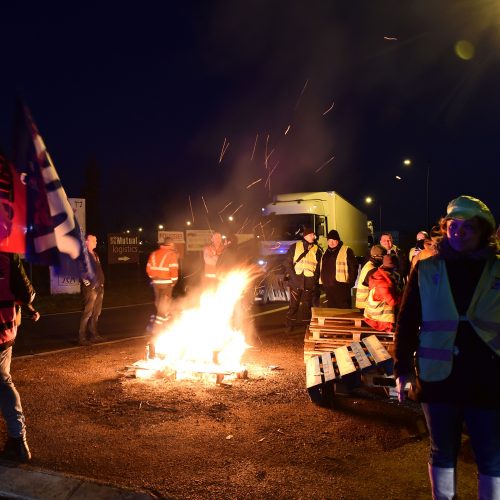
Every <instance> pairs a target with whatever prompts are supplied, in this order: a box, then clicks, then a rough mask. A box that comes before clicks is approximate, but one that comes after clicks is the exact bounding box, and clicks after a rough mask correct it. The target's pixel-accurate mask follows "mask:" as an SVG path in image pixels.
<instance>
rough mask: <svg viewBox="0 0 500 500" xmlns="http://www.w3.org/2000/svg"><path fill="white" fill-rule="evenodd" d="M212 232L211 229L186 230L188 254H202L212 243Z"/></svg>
mask: <svg viewBox="0 0 500 500" xmlns="http://www.w3.org/2000/svg"><path fill="white" fill-rule="evenodd" d="M211 237H212V231H210V229H199V230H196V229H188V230H186V250H187V251H188V252H201V251H202V250H203V247H204V246H206V245H208V244H209V243H210V238H211Z"/></svg>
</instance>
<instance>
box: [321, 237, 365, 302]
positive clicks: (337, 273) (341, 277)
mask: <svg viewBox="0 0 500 500" xmlns="http://www.w3.org/2000/svg"><path fill="white" fill-rule="evenodd" d="M327 242H328V247H327V249H326V251H325V253H324V254H323V257H322V258H321V266H320V281H319V282H320V284H321V285H322V287H323V289H324V291H325V294H326V300H327V305H328V307H337V308H339V309H351V308H352V298H351V288H352V287H353V286H354V283H356V277H357V275H358V261H357V260H356V257H355V256H354V252H353V251H352V249H351V248H349V247H348V246H347V245H344V243H343V241H341V239H340V235H339V233H338V231H336V230H335V229H332V230H331V231H330V232H329V233H328V235H327Z"/></svg>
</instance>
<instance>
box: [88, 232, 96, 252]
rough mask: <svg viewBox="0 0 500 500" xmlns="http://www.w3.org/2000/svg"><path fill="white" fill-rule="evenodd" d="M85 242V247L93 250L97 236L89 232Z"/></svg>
mask: <svg viewBox="0 0 500 500" xmlns="http://www.w3.org/2000/svg"><path fill="white" fill-rule="evenodd" d="M86 243H87V248H88V249H89V250H90V251H92V250H95V247H96V246H97V238H96V237H95V236H94V235H92V234H89V235H88V236H87V240H86Z"/></svg>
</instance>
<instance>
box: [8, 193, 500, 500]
mask: <svg viewBox="0 0 500 500" xmlns="http://www.w3.org/2000/svg"><path fill="white" fill-rule="evenodd" d="M302 236H303V237H302V239H301V240H300V241H298V242H297V243H295V244H294V245H292V246H291V247H290V249H289V250H288V253H287V256H286V271H287V274H288V276H289V285H290V291H291V300H290V306H289V309H288V314H287V320H286V321H287V322H286V327H287V328H288V329H291V328H293V326H294V325H295V324H296V323H297V312H298V309H299V305H300V302H301V301H302V302H303V304H304V306H305V310H304V314H303V319H305V320H308V319H310V314H311V311H310V309H311V306H312V305H313V304H315V303H316V304H317V303H318V302H317V301H318V298H319V295H318V290H319V285H321V286H322V288H323V290H324V292H325V294H326V299H327V303H328V306H329V307H336V308H351V307H352V306H351V304H352V298H351V289H352V287H353V286H354V284H355V283H356V281H357V294H356V306H357V307H360V308H361V309H363V310H364V314H365V321H367V322H368V323H369V324H370V325H371V326H372V327H373V328H375V329H377V330H389V329H390V330H391V331H393V330H394V326H395V325H396V327H395V348H394V357H395V366H394V368H395V375H396V383H397V392H398V397H399V400H400V401H403V400H404V398H405V397H406V393H407V391H408V387H409V384H410V386H411V390H410V394H411V396H412V397H413V398H415V399H416V400H418V401H420V402H421V404H422V408H423V412H424V415H425V418H426V421H427V425H428V429H429V433H430V443H431V447H430V448H431V450H430V455H429V463H428V470H429V477H430V482H431V487H432V495H433V498H434V499H452V498H455V497H456V465H457V458H458V453H459V450H460V445H461V435H462V432H463V430H464V425H465V429H466V432H467V433H468V435H469V436H470V440H471V444H472V448H473V450H474V454H475V459H476V462H477V466H478V470H479V475H478V478H479V486H478V488H479V498H480V499H499V498H500V245H499V236H500V235H499V234H498V230H496V224H495V220H494V217H493V215H492V213H491V211H490V210H489V209H488V207H487V206H486V205H485V204H484V203H483V202H482V201H480V200H478V199H476V198H473V197H470V196H459V197H458V198H456V199H454V200H452V201H451V202H450V203H449V204H448V206H447V211H446V215H445V216H444V217H443V218H442V219H441V221H440V223H439V225H438V227H437V228H435V229H434V232H433V234H432V236H429V234H428V233H427V232H425V231H420V232H419V233H418V234H417V242H416V245H415V248H414V249H412V250H411V251H410V252H409V256H408V257H405V256H404V254H403V253H402V252H401V250H400V249H399V248H398V247H396V246H395V245H394V244H393V241H392V237H391V235H390V234H382V235H381V238H380V244H379V245H374V246H373V247H372V248H371V249H370V254H369V258H368V260H367V262H366V263H365V264H364V266H363V267H362V268H361V270H360V272H359V273H358V267H359V266H358V262H357V260H356V258H355V256H354V253H353V251H352V249H350V248H349V247H348V246H347V245H345V244H344V243H343V242H342V240H341V238H340V235H339V233H338V231H336V230H332V231H330V232H329V233H328V238H327V240H328V248H327V249H326V250H325V252H324V253H323V252H322V251H321V250H320V248H319V247H318V245H317V244H316V242H315V234H314V231H313V229H312V228H305V229H304V231H303V235H302ZM96 241H97V240H96V237H95V235H88V236H87V239H86V244H87V249H88V250H89V257H90V263H91V265H92V266H93V270H94V274H95V275H96V279H95V280H93V281H92V283H91V282H90V281H86V280H82V295H83V298H84V308H83V313H82V317H81V321H80V329H79V342H80V343H81V344H83V345H88V344H90V343H92V342H97V341H100V340H102V338H101V337H100V335H99V333H98V330H97V320H98V317H99V314H100V310H101V307H102V298H103V289H104V274H103V273H102V268H101V265H100V261H99V257H98V256H97V254H96V253H95V246H96ZM159 243H160V244H159V248H158V250H156V251H155V252H153V253H152V254H151V255H150V257H149V261H148V264H147V273H148V275H149V277H150V278H151V282H152V285H153V289H154V292H155V304H156V309H157V313H156V315H155V321H159V322H160V323H161V322H162V321H165V320H166V318H168V315H169V309H170V305H171V300H172V290H173V287H174V285H175V283H176V282H177V280H178V275H179V272H178V268H179V261H178V254H177V252H176V251H175V246H174V244H173V241H172V240H171V239H170V238H166V239H163V240H161V241H160V242H159ZM227 250H228V244H227V243H225V242H224V241H223V239H222V237H221V234H220V233H214V234H213V235H212V239H211V242H210V243H209V244H208V245H207V246H206V247H205V249H204V252H203V255H204V263H205V283H206V284H207V286H209V285H210V280H214V279H217V269H218V266H219V265H220V263H221V261H222V260H223V259H222V256H223V255H224V253H225V252H227ZM227 255H230V252H228V253H227ZM410 269H411V271H409V270H410ZM398 271H399V272H398ZM405 279H407V282H406V284H405V285H404V293H403V295H401V289H402V288H403V283H404V281H405ZM34 295H35V292H34V290H33V287H32V285H31V283H30V281H29V279H28V278H27V276H26V273H25V272H24V269H23V267H22V263H21V261H20V259H19V257H18V256H16V255H14V254H6V253H0V302H1V304H0V305H1V307H0V313H1V316H0V326H1V328H0V406H1V410H2V413H3V416H4V419H5V421H6V425H7V434H8V438H7V442H6V444H5V447H4V450H3V451H2V453H1V456H2V457H3V458H9V459H12V460H16V461H21V462H27V461H28V460H30V458H31V454H30V450H29V447H28V443H27V440H26V426H25V419H24V413H23V410H22V406H21V402H20V398H19V394H18V392H17V390H16V388H15V386H14V384H13V382H12V378H11V375H10V363H11V357H12V345H13V343H14V340H15V337H16V333H17V327H18V324H19V321H18V316H19V308H20V306H21V305H24V306H26V307H27V308H28V309H29V311H30V314H31V317H32V319H34V320H35V321H36V320H37V319H38V318H39V314H38V313H37V312H36V311H35V310H34V308H33V306H32V305H31V304H32V302H33V299H34ZM381 303H382V304H383V305H381ZM391 308H392V309H391ZM397 308H399V313H398V314H396V310H397ZM396 316H397V317H396Z"/></svg>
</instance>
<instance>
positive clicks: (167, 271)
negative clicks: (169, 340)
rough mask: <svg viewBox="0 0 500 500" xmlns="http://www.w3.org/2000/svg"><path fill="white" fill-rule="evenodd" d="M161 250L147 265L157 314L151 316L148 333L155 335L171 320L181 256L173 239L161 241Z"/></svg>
mask: <svg viewBox="0 0 500 500" xmlns="http://www.w3.org/2000/svg"><path fill="white" fill-rule="evenodd" d="M158 243H159V248H158V250H155V251H154V252H152V253H151V254H150V256H149V259H148V263H147V265H146V273H147V275H148V276H149V279H150V280H151V285H152V286H153V290H154V294H155V308H156V314H154V315H153V316H151V319H150V322H149V325H148V328H147V329H148V331H149V332H151V333H155V332H156V331H158V330H160V329H161V326H162V325H163V324H164V323H165V322H166V321H167V320H168V319H169V316H170V312H171V304H172V292H173V289H174V286H175V284H176V283H177V280H178V279H179V254H178V253H177V251H176V249H175V244H174V241H173V240H172V238H169V237H166V238H162V239H160V241H159V242H158Z"/></svg>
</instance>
